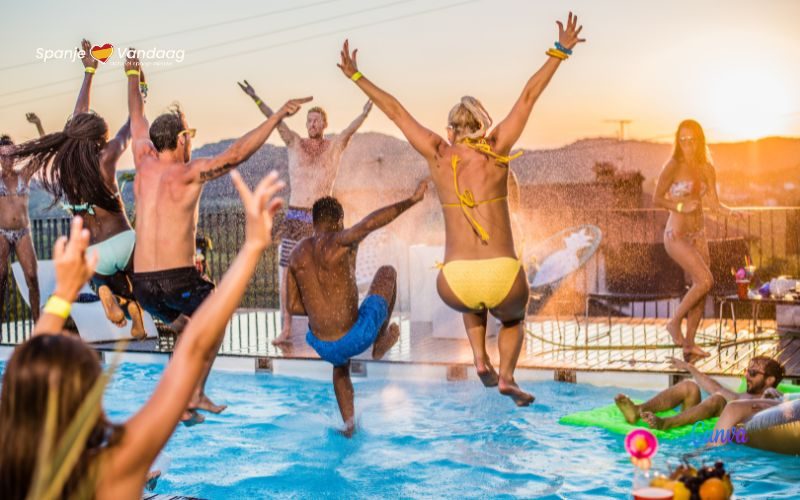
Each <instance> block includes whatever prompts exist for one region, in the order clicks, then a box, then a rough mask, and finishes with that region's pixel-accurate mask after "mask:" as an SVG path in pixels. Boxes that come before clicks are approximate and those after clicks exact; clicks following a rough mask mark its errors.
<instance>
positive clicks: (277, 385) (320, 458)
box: [0, 363, 800, 499]
mask: <svg viewBox="0 0 800 500" xmlns="http://www.w3.org/2000/svg"><path fill="white" fill-rule="evenodd" d="M3 367H4V365H3V364H2V363H0V370H2V368H3ZM162 369H163V367H162V366H160V365H141V364H131V363H127V364H123V365H122V366H121V367H120V369H119V372H118V374H117V376H116V377H115V379H114V381H113V383H112V385H111V387H110V388H109V390H108V392H107V395H106V400H105V405H106V409H107V411H108V413H109V415H110V416H111V418H112V419H114V420H121V419H124V418H126V417H127V416H129V415H130V414H131V412H132V411H134V410H135V409H136V408H138V407H139V406H140V405H141V404H142V403H143V402H144V401H145V400H146V398H147V396H148V395H149V394H150V392H151V391H152V389H153V388H154V387H155V384H156V382H157V380H158V377H159V375H160V373H161V371H162ZM631 376H635V375H631ZM355 383H356V410H357V413H358V416H359V431H358V433H357V434H356V436H355V437H354V438H353V439H350V440H348V439H346V438H344V437H342V436H341V435H339V434H338V433H337V432H336V428H338V426H339V425H340V417H339V414H338V410H337V407H336V402H335V398H334V396H333V389H332V388H331V386H330V384H329V383H325V382H321V381H316V380H306V379H298V378H293V377H286V376H273V375H267V374H258V375H256V374H253V375H249V374H241V373H227V372H215V373H213V374H212V376H211V378H210V379H209V386H208V393H209V395H210V396H211V397H212V399H214V400H215V401H216V402H220V403H226V404H228V405H230V406H229V408H228V409H227V410H226V411H225V412H224V413H223V414H221V415H218V416H216V415H210V416H208V418H207V420H206V423H205V424H202V425H199V426H196V427H193V428H191V429H187V428H184V427H178V429H177V430H176V432H175V435H174V436H173V437H172V439H171V440H170V442H169V443H168V445H167V447H166V448H165V450H164V454H163V455H164V456H163V457H162V458H161V460H162V464H166V470H165V472H164V475H163V477H162V478H161V479H160V481H159V483H158V486H157V488H156V490H155V492H156V493H173V494H182V495H188V496H196V497H200V498H207V499H217V498H290V497H291V498H319V497H323V498H334V497H335V498H339V497H345V496H346V497H350V498H367V497H370V498H375V497H399V498H420V497H426V498H430V497H436V498H441V497H449V498H453V497H473V498H474V497H481V498H485V497H499V498H512V497H523V498H532V497H543V498H568V499H573V498H629V491H630V484H631V478H632V467H631V465H630V462H629V461H628V459H627V455H625V453H624V452H623V451H622V449H623V445H622V440H623V437H622V436H617V435H614V434H610V433H609V432H607V431H604V430H600V429H594V428H581V427H571V426H564V425H560V424H559V423H558V419H559V417H561V416H562V415H564V414H566V413H570V412H573V411H578V410H586V409H591V408H594V407H597V406H600V405H605V404H608V403H609V402H610V401H612V398H613V397H614V395H615V394H617V392H619V389H614V388H608V387H603V388H600V387H594V386H589V385H575V384H566V383H556V382H538V383H523V384H522V386H523V387H525V388H527V389H529V390H532V391H534V393H535V394H536V396H537V402H536V403H535V404H534V405H533V406H532V407H530V408H527V409H517V408H515V407H514V406H513V405H512V404H511V402H510V401H508V400H507V399H506V398H504V397H502V396H500V395H498V394H497V392H496V391H489V390H484V389H483V388H482V386H480V385H479V383H477V382H457V383H447V382H430V383H418V382H393V381H371V380H362V381H358V379H356V381H355ZM626 392H627V393H629V394H632V395H633V396H636V397H646V396H648V395H650V394H651V393H649V392H647V391H626ZM661 446H662V447H661V449H660V450H659V454H658V456H657V457H656V458H657V460H656V465H660V464H663V463H664V460H665V457H669V458H670V459H671V460H672V461H673V462H677V460H678V459H679V457H680V455H681V454H682V453H686V452H688V451H691V450H692V449H693V448H692V444H691V438H684V439H679V440H674V441H663V442H662V443H661ZM717 457H719V458H721V459H722V460H724V461H725V462H726V465H727V468H728V469H729V470H730V471H732V474H733V479H734V486H735V488H736V494H737V496H738V498H797V497H798V496H800V459H798V458H796V457H788V456H782V455H776V454H772V453H768V452H762V451H759V450H753V449H749V448H745V447H742V446H737V445H727V446H724V447H722V449H718V450H717V451H715V452H714V454H713V455H709V456H708V461H712V460H713V459H714V458H717Z"/></svg>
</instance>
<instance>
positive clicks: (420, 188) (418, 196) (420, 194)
mask: <svg viewBox="0 0 800 500" xmlns="http://www.w3.org/2000/svg"><path fill="white" fill-rule="evenodd" d="M429 180H430V177H426V178H425V179H423V180H421V181H420V182H419V184H418V185H417V190H416V191H414V194H412V195H411V201H413V202H414V203H418V202H420V201H422V199H423V198H425V192H426V191H428V181H429Z"/></svg>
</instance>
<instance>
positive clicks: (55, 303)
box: [44, 295, 72, 319]
mask: <svg viewBox="0 0 800 500" xmlns="http://www.w3.org/2000/svg"><path fill="white" fill-rule="evenodd" d="M71 310H72V304H70V303H69V302H67V301H66V300H64V299H62V298H61V297H56V296H55V295H51V296H50V298H49V299H47V303H46V304H45V305H44V312H46V313H48V314H54V315H56V316H58V317H59V318H63V319H67V318H69V313H70V311H71Z"/></svg>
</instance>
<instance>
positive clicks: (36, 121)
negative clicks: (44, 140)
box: [25, 113, 45, 137]
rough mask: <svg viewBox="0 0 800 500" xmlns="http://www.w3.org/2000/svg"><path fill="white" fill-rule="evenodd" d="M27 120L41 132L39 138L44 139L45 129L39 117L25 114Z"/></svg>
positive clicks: (33, 114)
mask: <svg viewBox="0 0 800 500" xmlns="http://www.w3.org/2000/svg"><path fill="white" fill-rule="evenodd" d="M25 119H26V120H28V122H29V123H32V124H33V125H35V126H36V131H37V132H39V137H43V136H44V135H45V132H44V127H42V120H40V119H39V116H38V115H37V114H36V113H25Z"/></svg>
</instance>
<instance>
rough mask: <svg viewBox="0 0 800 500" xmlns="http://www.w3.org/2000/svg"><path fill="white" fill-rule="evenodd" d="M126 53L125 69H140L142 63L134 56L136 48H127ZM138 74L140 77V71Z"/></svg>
mask: <svg viewBox="0 0 800 500" xmlns="http://www.w3.org/2000/svg"><path fill="white" fill-rule="evenodd" d="M127 54H128V55H127V56H126V57H125V71H130V70H132V69H135V70H136V71H141V69H142V67H141V66H142V63H140V62H139V57H137V56H136V49H134V48H133V47H131V48H129V49H128V51H127ZM131 54H133V55H131ZM139 76H140V77H141V73H140V75H139Z"/></svg>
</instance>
